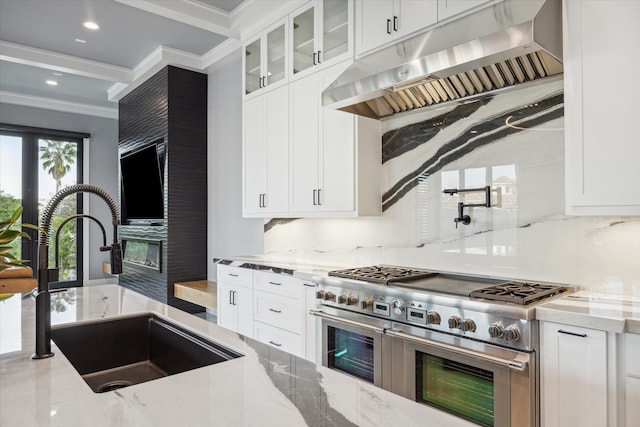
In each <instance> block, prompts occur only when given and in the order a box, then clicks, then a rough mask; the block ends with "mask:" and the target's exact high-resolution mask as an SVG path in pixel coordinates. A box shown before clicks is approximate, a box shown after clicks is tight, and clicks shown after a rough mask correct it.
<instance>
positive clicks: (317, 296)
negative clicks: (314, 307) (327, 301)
mask: <svg viewBox="0 0 640 427" xmlns="http://www.w3.org/2000/svg"><path fill="white" fill-rule="evenodd" d="M324 294H325V292H324V291H316V298H317V299H324Z"/></svg>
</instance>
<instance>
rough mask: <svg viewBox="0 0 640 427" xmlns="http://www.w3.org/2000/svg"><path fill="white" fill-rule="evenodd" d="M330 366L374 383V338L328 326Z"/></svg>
mask: <svg viewBox="0 0 640 427" xmlns="http://www.w3.org/2000/svg"><path fill="white" fill-rule="evenodd" d="M327 332H328V333H327V356H328V357H327V361H328V367H329V368H332V369H336V370H338V371H342V372H345V373H347V374H349V375H353V376H354V377H358V378H360V379H363V380H365V381H368V382H370V383H372V384H373V373H374V366H373V352H374V348H373V338H372V337H368V336H366V335H360V334H356V333H354V332H350V331H346V330H344V329H339V328H334V327H333V326H328V327H327Z"/></svg>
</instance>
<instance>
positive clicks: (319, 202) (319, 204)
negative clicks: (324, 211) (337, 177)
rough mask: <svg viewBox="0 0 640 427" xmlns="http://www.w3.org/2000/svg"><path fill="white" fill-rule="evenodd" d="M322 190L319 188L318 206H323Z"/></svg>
mask: <svg viewBox="0 0 640 427" xmlns="http://www.w3.org/2000/svg"><path fill="white" fill-rule="evenodd" d="M321 191H322V189H321V188H318V206H322V202H321V201H320V195H321V194H322V193H321Z"/></svg>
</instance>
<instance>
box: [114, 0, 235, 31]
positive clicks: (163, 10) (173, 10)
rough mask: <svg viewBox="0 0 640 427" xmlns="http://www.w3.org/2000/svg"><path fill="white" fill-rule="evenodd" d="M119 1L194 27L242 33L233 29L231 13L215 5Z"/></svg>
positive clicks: (181, 0) (178, 0)
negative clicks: (230, 18)
mask: <svg viewBox="0 0 640 427" xmlns="http://www.w3.org/2000/svg"><path fill="white" fill-rule="evenodd" d="M115 1H117V2H118V3H122V4H125V5H127V6H131V7H135V8H137V9H141V10H144V11H145V12H150V13H154V14H156V15H160V16H163V17H165V18H169V19H173V20H174V21H178V22H182V23H183V24H187V25H191V26H192V27H196V28H200V29H202V30H206V31H210V32H212V33H216V34H220V35H222V36H225V37H230V38H234V39H237V38H239V37H240V35H239V34H238V33H237V32H236V31H233V30H232V29H231V25H230V20H229V14H228V13H227V12H225V11H223V10H220V9H217V8H215V7H213V6H210V5H206V4H203V3H200V2H198V1H193V0H172V1H164V2H158V1H157V0H155V1H152V0H115Z"/></svg>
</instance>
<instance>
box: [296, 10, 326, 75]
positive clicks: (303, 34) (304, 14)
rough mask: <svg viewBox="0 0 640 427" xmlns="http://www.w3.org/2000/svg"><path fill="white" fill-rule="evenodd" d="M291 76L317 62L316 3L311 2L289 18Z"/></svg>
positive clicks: (310, 67)
mask: <svg viewBox="0 0 640 427" xmlns="http://www.w3.org/2000/svg"><path fill="white" fill-rule="evenodd" d="M290 25H291V34H292V36H291V45H292V46H291V52H292V54H291V66H292V73H291V75H292V76H295V75H296V74H299V73H303V72H304V71H305V70H308V69H312V68H314V67H315V66H316V65H317V64H318V50H319V49H318V46H317V35H316V3H315V2H312V3H311V4H310V5H309V6H307V7H305V8H304V9H303V10H301V11H298V12H296V13H295V14H294V15H293V16H292V19H291V24H290Z"/></svg>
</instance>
